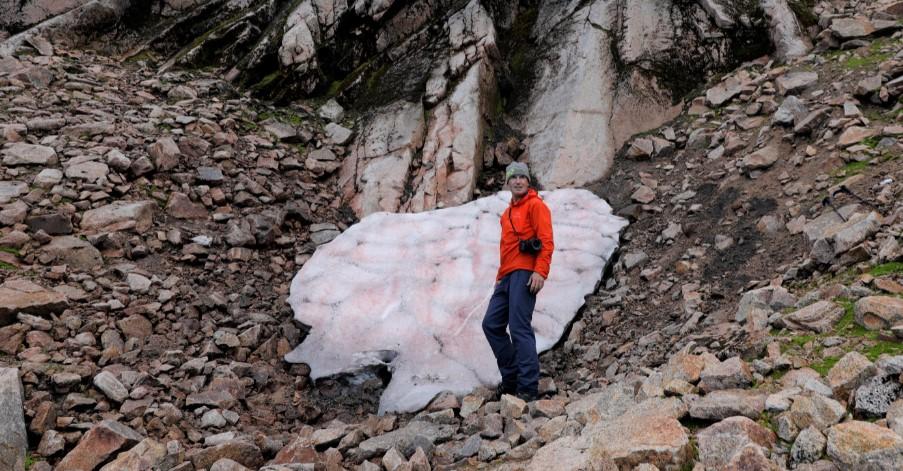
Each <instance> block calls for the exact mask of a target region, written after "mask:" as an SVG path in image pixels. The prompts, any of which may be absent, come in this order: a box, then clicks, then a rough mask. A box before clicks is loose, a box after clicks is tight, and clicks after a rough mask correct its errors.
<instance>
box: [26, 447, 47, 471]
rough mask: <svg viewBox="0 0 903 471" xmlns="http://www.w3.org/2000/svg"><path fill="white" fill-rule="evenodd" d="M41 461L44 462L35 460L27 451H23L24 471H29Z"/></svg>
mask: <svg viewBox="0 0 903 471" xmlns="http://www.w3.org/2000/svg"><path fill="white" fill-rule="evenodd" d="M41 461H44V460H41V459H38V458H35V457H34V456H32V455H31V453H30V452H28V451H27V450H26V451H25V471H28V470H30V469H31V467H32V466H34V465H35V464H37V463H39V462H41Z"/></svg>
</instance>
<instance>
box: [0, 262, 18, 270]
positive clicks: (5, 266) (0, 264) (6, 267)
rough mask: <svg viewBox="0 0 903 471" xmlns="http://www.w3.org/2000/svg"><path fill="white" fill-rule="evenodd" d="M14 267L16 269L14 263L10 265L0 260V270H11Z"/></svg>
mask: <svg viewBox="0 0 903 471" xmlns="http://www.w3.org/2000/svg"><path fill="white" fill-rule="evenodd" d="M15 269H16V266H15V265H11V264H9V263H6V262H0V270H10V271H12V270H15Z"/></svg>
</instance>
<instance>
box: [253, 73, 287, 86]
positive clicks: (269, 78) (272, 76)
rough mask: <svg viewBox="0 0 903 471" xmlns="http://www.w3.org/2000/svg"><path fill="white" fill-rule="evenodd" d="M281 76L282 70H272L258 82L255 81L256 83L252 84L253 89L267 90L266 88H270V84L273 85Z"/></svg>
mask: <svg viewBox="0 0 903 471" xmlns="http://www.w3.org/2000/svg"><path fill="white" fill-rule="evenodd" d="M281 76H282V72H281V71H279V70H275V71H273V72H270V73H269V74H267V75H265V76H264V77H263V78H262V79H260V80H259V81H258V82H257V83H255V84H254V85H251V89H252V90H258V91H259V90H266V89H268V88H270V85H273V83H275V82H276V80H278V79H279V77H281Z"/></svg>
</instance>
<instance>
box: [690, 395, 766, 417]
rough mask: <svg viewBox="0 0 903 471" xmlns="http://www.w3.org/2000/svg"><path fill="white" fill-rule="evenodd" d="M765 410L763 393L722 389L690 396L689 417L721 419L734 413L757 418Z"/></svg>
mask: <svg viewBox="0 0 903 471" xmlns="http://www.w3.org/2000/svg"><path fill="white" fill-rule="evenodd" d="M764 410H765V395H764V394H761V393H759V392H756V391H749V390H745V389H724V390H720V391H713V392H711V393H709V394H706V395H705V396H702V397H698V398H691V399H690V403H689V412H690V417H693V418H696V419H706V420H723V419H726V418H728V417H733V416H735V415H742V416H745V417H749V418H751V419H757V418H758V417H759V415H760V414H762V411H764Z"/></svg>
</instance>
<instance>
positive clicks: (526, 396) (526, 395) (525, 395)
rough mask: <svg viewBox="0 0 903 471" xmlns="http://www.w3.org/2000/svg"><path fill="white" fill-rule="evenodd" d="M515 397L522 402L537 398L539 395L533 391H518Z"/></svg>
mask: <svg viewBox="0 0 903 471" xmlns="http://www.w3.org/2000/svg"><path fill="white" fill-rule="evenodd" d="M517 398H518V399H520V400H522V401H524V402H533V401H535V400H537V399H539V396H538V395H537V394H536V393H534V392H525V391H518V393H517Z"/></svg>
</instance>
